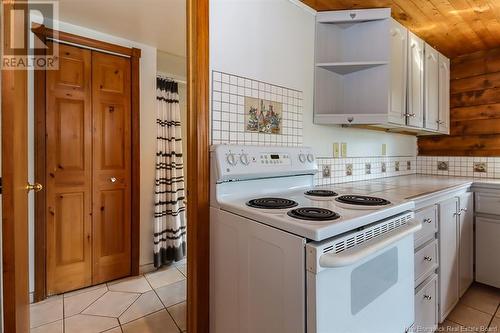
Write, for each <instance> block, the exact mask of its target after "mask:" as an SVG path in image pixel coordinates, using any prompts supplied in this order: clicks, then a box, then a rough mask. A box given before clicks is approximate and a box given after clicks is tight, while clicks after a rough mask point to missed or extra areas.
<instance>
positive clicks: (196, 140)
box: [186, 0, 210, 333]
mask: <svg viewBox="0 0 500 333" xmlns="http://www.w3.org/2000/svg"><path fill="white" fill-rule="evenodd" d="M186 10H187V58H188V59H187V62H188V68H187V73H188V75H187V76H188V85H187V86H188V89H187V91H188V96H187V100H188V121H187V122H188V124H187V125H188V130H187V132H188V135H187V144H188V151H187V159H188V160H187V161H188V163H187V179H188V181H187V202H188V203H187V210H186V211H187V247H188V250H187V253H188V256H187V270H188V274H187V275H188V280H187V331H188V332H189V333H202V332H208V331H209V294H210V292H209V285H210V284H209V267H210V256H209V250H210V246H209V245H210V225H209V222H210V220H209V213H210V164H209V129H210V127H209V119H210V104H209V103H210V102H209V78H210V74H209V72H210V69H209V66H210V63H209V0H188V1H187V8H186Z"/></svg>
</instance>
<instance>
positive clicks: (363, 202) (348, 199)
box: [335, 194, 391, 207]
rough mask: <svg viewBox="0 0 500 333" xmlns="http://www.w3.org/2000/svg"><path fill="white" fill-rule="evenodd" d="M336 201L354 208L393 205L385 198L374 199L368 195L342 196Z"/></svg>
mask: <svg viewBox="0 0 500 333" xmlns="http://www.w3.org/2000/svg"><path fill="white" fill-rule="evenodd" d="M335 201H337V202H340V203H343V204H349V205H354V206H369V207H374V206H387V205H390V204H391V202H390V201H389V200H386V199H383V198H378V197H372V196H367V195H358V194H351V195H341V196H340V197H337V198H335Z"/></svg>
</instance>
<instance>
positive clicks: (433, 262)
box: [415, 240, 438, 285]
mask: <svg viewBox="0 0 500 333" xmlns="http://www.w3.org/2000/svg"><path fill="white" fill-rule="evenodd" d="M437 267H438V244H437V240H434V241H432V242H430V243H429V244H427V245H425V246H423V247H422V248H420V249H419V250H417V252H415V285H419V284H420V283H422V281H424V280H425V279H426V278H427V276H428V275H429V274H430V273H431V272H433V271H434V270H435V269H436V268H437Z"/></svg>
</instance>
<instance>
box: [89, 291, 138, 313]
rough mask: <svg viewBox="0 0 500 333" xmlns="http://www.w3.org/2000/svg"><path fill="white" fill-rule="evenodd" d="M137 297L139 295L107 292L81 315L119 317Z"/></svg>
mask: <svg viewBox="0 0 500 333" xmlns="http://www.w3.org/2000/svg"><path fill="white" fill-rule="evenodd" d="M137 297H139V294H134V293H122V292H118V291H108V292H107V293H106V294H104V295H103V296H101V298H99V299H98V300H97V301H95V302H94V304H92V305H91V306H89V307H88V308H87V309H86V310H85V311H83V312H82V313H83V314H90V315H98V316H107V317H119V316H120V315H121V314H122V313H123V312H124V311H125V310H127V308H128V307H129V306H130V305H131V304H132V303H133V302H134V301H135V300H136V299H137Z"/></svg>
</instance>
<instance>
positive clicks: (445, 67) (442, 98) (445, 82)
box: [438, 54, 450, 134]
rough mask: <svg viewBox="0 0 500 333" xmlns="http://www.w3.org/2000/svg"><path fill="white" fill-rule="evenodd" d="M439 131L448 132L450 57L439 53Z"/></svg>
mask: <svg viewBox="0 0 500 333" xmlns="http://www.w3.org/2000/svg"><path fill="white" fill-rule="evenodd" d="M438 118H439V119H438V124H439V132H441V133H443V134H450V59H448V58H446V57H445V56H444V55H442V54H439V117H438Z"/></svg>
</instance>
